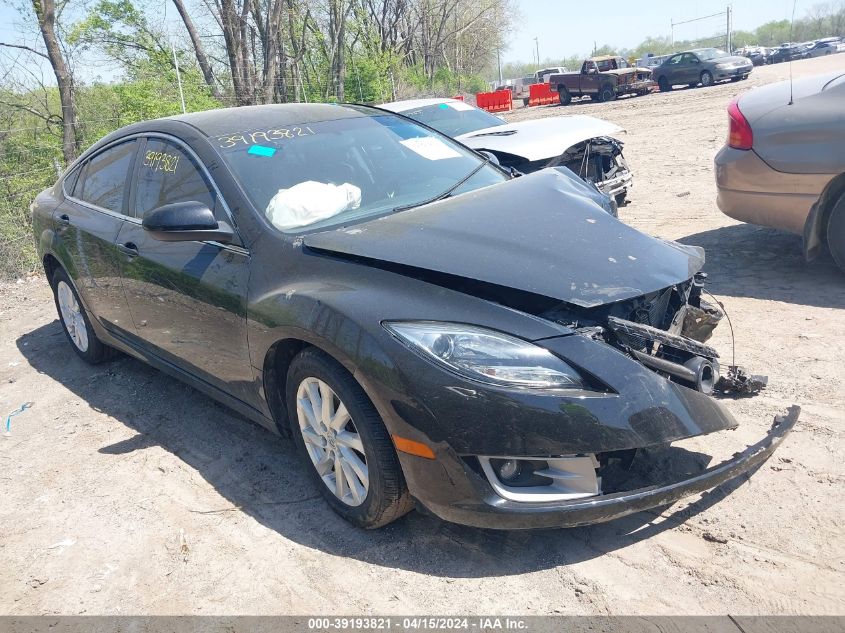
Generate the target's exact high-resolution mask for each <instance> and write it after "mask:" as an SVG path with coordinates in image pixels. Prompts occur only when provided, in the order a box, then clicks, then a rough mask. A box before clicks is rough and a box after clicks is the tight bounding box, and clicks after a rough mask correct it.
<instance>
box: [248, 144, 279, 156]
mask: <svg viewBox="0 0 845 633" xmlns="http://www.w3.org/2000/svg"><path fill="white" fill-rule="evenodd" d="M275 153H276V148H275V147H267V146H266V145H253V146H252V147H250V148H249V150H247V154H254V155H255V156H265V157H267V158H270V157H271V156H272V155H273V154H275Z"/></svg>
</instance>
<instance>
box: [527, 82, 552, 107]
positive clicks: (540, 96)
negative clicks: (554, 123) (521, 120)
mask: <svg viewBox="0 0 845 633" xmlns="http://www.w3.org/2000/svg"><path fill="white" fill-rule="evenodd" d="M557 102H558V96H557V93H554V92H552V90H551V88H549V84H531V85H530V86H528V105H529V106H541V105H549V104H550V103H557Z"/></svg>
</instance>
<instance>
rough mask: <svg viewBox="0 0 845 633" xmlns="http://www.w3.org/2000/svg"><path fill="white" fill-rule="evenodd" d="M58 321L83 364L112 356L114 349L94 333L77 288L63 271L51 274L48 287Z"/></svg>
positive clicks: (93, 362)
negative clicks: (51, 289)
mask: <svg viewBox="0 0 845 633" xmlns="http://www.w3.org/2000/svg"><path fill="white" fill-rule="evenodd" d="M50 285H52V286H53V298H54V300H55V302H56V311H57V312H58V313H59V321H60V322H61V324H62V329H63V330H64V331H65V336H67V339H68V341H70V344H71V347H73V351H75V352H76V354H77V355H78V356H79V357H80V358H81V359H82V360H84V361H85V362H86V363H90V364H91V365H96V364H98V363H102V362H103V361H105V360H108V359H109V358H111V357H112V355H113V353H114V350H113V349H112V348H111V347H109V346H107V345H105V344H104V343H103V342H102V341H100V339H98V338H97V335H96V334H95V333H94V328H92V327H91V321H90V320H89V318H88V313H87V312H86V311H85V307H84V306H83V305H82V301H81V300H80V299H79V295H78V294H77V293H76V288H74V287H73V283H72V282H71V280H70V277H68V275H67V273H66V272H65V271H64V270H63V269H62V268H57V269H56V272H55V273H53V279H52V280H51V284H50Z"/></svg>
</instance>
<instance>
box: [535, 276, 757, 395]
mask: <svg viewBox="0 0 845 633" xmlns="http://www.w3.org/2000/svg"><path fill="white" fill-rule="evenodd" d="M706 277H707V275H706V274H705V273H701V272H699V273H696V275H695V276H694V277H693V278H692V279H690V280H688V281H686V282H683V283H680V284H676V285H674V286H671V287H669V288H664V289H663V290H659V291H656V292H652V293H648V294H646V295H643V296H640V297H636V298H634V299H630V300H627V301H621V302H617V303H612V304H608V305H606V306H602V307H600V308H598V309H593V310H590V311H589V313H588V314H586V315H584V316H582V317H580V318H579V316H578V315H576V314H574V313H573V312H572V309H571V308H570V307H565V308H562V307H558V308H556V309H554V310H552V311H550V312H548V313H546V314H545V315H544V316H545V317H546V318H550V319H552V320H554V321H556V322H558V323H561V324H565V325H568V326H569V327H572V328H573V329H576V330H579V329H583V328H585V327H586V328H588V329H592V331H593V332H594V335H595V336H599V337H601V338H602V339H603V340H604V341H605V342H606V343H609V344H611V345H613V346H615V347H617V348H619V349H621V350H623V351H624V352H626V353H627V354H629V355H631V356H632V357H633V358H635V359H636V360H638V361H639V362H640V363H642V364H643V365H645V366H646V367H648V368H649V369H652V370H654V371H655V372H657V373H658V374H661V375H663V376H665V377H666V378H668V379H669V380H672V381H673V382H677V383H679V384H682V385H684V386H686V387H690V388H692V389H695V390H696V391H700V392H702V393H705V394H712V393H714V392H720V393H733V394H754V393H757V392H759V391H760V390H762V389H763V388H764V387H765V386H766V383H767V380H768V379H767V378H766V377H765V376H755V375H748V374H746V373H745V371H744V370H743V369H742V368H740V367H738V366H736V365H734V364H731V365H729V366H728V370H727V372H726V373H725V375H722V374H721V366H720V362H719V353H718V352H717V351H716V350H715V349H714V348H713V347H711V346H709V345H706V344H705V342H706V341H707V340H708V339H709V338H710V337H711V336H712V334H713V330H714V329H715V328H716V326H717V325H718V324H719V322H720V321H721V320H722V319H723V318H724V316H725V313H724V311H723V310H722V309H721V308H720V307H719V306H717V305H714V304H712V303H710V302H708V301H706V300H705V299H703V298H702V296H701V295H702V292H706V291H704V281H705V279H706Z"/></svg>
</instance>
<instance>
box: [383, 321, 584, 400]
mask: <svg viewBox="0 0 845 633" xmlns="http://www.w3.org/2000/svg"><path fill="white" fill-rule="evenodd" d="M384 327H385V328H387V329H388V330H389V331H390V332H391V333H393V334H394V335H395V336H396V337H397V338H399V339H400V340H401V341H402V342H403V343H405V344H406V345H408V347H410V348H411V349H412V350H413V351H415V352H417V353H418V354H420V355H421V356H423V357H424V358H428V359H430V360H432V361H434V362H435V363H437V364H439V365H442V366H444V367H446V368H447V369H450V370H452V371H454V372H456V373H458V374H460V375H461V376H464V377H466V378H469V379H471V380H477V381H480V382H485V383H489V384H493V385H499V386H509V387H524V388H528V389H585V388H586V387H585V386H584V383H583V381H582V379H581V377H580V376H579V375H578V372H577V371H575V369H573V368H572V367H570V366H569V365H568V364H567V363H565V362H564V361H563V360H561V359H560V358H558V357H557V356H555V355H554V354H552V353H551V352H550V351H548V350H547V349H544V348H542V347H538V346H537V345H533V344H532V343H529V342H527V341H523V340H521V339H518V338H516V337H513V336H509V335H507V334H502V333H501V332H495V331H493V330H487V329H485V328H481V327H476V326H472V325H463V324H460V323H435V322H427V321H402V322H386V323H385V324H384Z"/></svg>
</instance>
